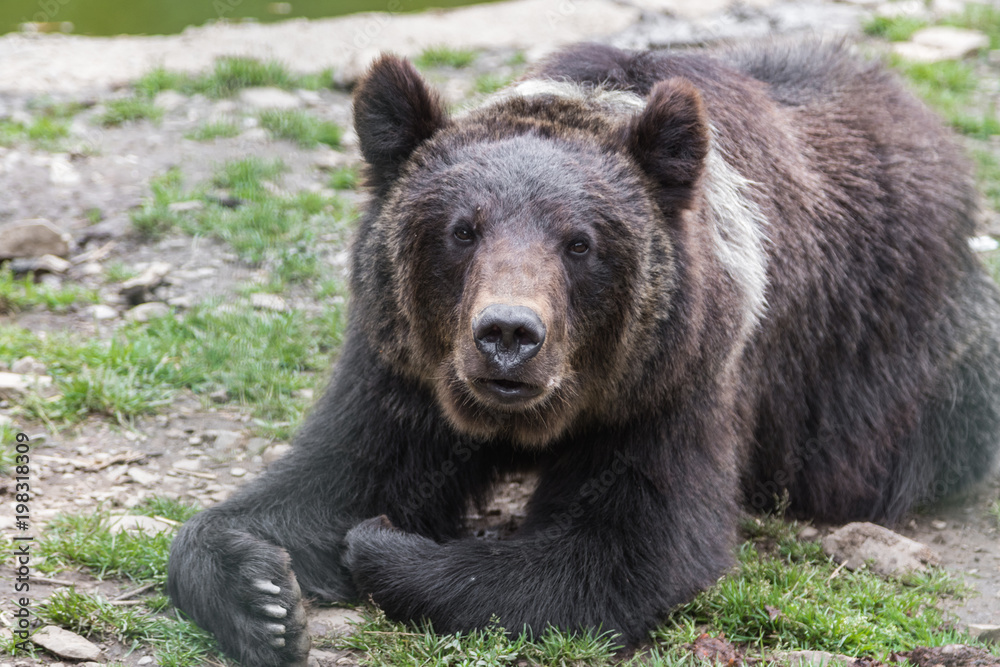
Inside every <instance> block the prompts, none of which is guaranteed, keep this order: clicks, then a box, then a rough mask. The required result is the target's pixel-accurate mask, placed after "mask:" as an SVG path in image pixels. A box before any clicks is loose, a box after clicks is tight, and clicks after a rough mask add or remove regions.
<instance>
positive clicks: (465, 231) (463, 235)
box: [455, 225, 476, 243]
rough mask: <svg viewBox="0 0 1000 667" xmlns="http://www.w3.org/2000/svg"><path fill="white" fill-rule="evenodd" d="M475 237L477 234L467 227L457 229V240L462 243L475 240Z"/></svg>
mask: <svg viewBox="0 0 1000 667" xmlns="http://www.w3.org/2000/svg"><path fill="white" fill-rule="evenodd" d="M475 236H476V235H475V232H473V231H472V230H471V229H469V228H468V227H466V226H465V225H462V226H461V227H456V228H455V238H456V239H458V240H459V241H461V242H462V243H468V242H469V241H471V240H472V239H473V238H475Z"/></svg>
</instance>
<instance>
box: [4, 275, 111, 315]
mask: <svg viewBox="0 0 1000 667" xmlns="http://www.w3.org/2000/svg"><path fill="white" fill-rule="evenodd" d="M97 301H98V296H97V293H96V292H95V291H94V290H90V289H86V288H83V287H79V286H77V285H74V284H72V283H68V284H65V285H62V286H60V287H52V286H50V285H46V284H44V283H36V282H35V279H34V276H33V275H32V274H29V275H27V276H25V277H23V278H16V277H15V276H14V274H13V272H12V271H11V270H10V267H8V266H4V267H2V268H0V314H3V313H9V312H17V311H21V310H28V309H31V308H38V307H41V308H47V309H49V310H53V311H65V310H66V309H67V308H69V307H70V306H73V305H76V304H81V303H97Z"/></svg>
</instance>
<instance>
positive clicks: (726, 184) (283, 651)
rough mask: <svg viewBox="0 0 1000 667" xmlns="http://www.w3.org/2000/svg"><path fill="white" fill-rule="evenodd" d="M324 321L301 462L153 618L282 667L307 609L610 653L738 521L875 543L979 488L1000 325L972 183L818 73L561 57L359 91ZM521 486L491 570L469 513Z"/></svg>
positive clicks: (875, 82) (209, 548)
mask: <svg viewBox="0 0 1000 667" xmlns="http://www.w3.org/2000/svg"><path fill="white" fill-rule="evenodd" d="M354 109H355V123H356V127H357V133H358V136H359V138H360V144H361V149H362V152H363V154H364V157H365V160H366V161H367V164H368V183H369V185H370V187H371V192H372V198H371V201H370V203H369V205H368V209H367V214H366V215H365V217H364V219H363V220H362V222H361V223H360V228H359V230H358V236H357V241H356V245H355V247H354V254H353V264H352V279H351V281H352V282H351V285H352V290H353V301H352V303H351V315H350V324H349V327H348V333H347V337H346V341H345V343H344V347H343V350H342V353H341V356H340V359H339V361H338V363H337V367H336V369H335V372H334V377H333V380H332V382H331V384H330V387H329V388H328V390H327V391H326V393H325V395H324V396H323V398H322V399H321V400H320V401H319V402H318V404H317V405H316V407H315V408H314V410H313V412H312V414H311V416H310V417H309V418H308V420H307V422H306V424H305V426H304V427H303V428H302V430H301V432H300V433H299V435H298V437H297V438H296V442H295V446H294V448H293V450H292V452H291V453H290V454H289V455H288V456H287V458H285V459H284V460H282V461H279V462H278V463H277V464H276V465H274V466H273V467H272V468H271V469H270V470H269V471H268V472H267V474H266V475H264V476H263V477H262V478H261V479H259V480H257V481H255V482H254V483H252V484H250V485H248V486H247V487H246V488H245V489H244V490H243V491H242V492H241V493H239V494H238V495H236V496H235V497H233V498H231V499H230V500H228V501H226V502H224V503H222V504H221V505H218V506H216V507H213V508H211V509H209V510H207V511H205V512H202V513H201V514H199V515H197V516H196V517H195V518H194V519H192V520H191V521H190V522H188V523H187V524H186V525H185V526H184V527H183V529H182V530H181V532H180V534H179V535H178V537H177V539H176V540H175V542H174V545H173V552H172V556H171V560H170V572H169V588H170V595H171V597H172V598H173V600H174V602H175V604H176V605H177V606H178V607H180V608H181V609H183V610H184V611H186V612H188V613H189V614H190V615H191V616H192V617H193V618H194V619H195V621H197V622H198V623H199V624H200V625H202V626H203V627H205V628H207V629H209V630H211V631H212V632H214V633H215V635H216V637H217V638H218V640H219V642H220V643H221V645H222V647H223V648H224V650H225V651H226V652H227V653H228V654H229V655H231V656H233V657H234V658H236V659H238V660H240V661H241V662H243V663H244V664H246V665H252V666H261V665H286V664H296V663H300V662H301V661H302V660H303V659H304V656H305V655H306V652H307V650H308V638H307V636H306V632H305V630H304V622H303V618H304V616H303V607H302V601H301V598H302V596H307V597H310V598H314V599H320V600H357V599H367V598H368V597H369V596H370V597H371V598H372V599H373V600H374V601H375V602H376V603H377V604H378V605H380V606H381V607H382V608H383V609H384V610H385V612H386V613H387V614H388V615H389V616H390V617H392V618H395V619H429V620H430V621H432V622H433V626H434V628H435V629H436V630H438V631H441V632H451V631H458V630H470V629H473V628H481V627H483V626H486V625H488V624H489V623H490V622H491V619H494V618H495V619H499V622H500V624H501V625H502V626H503V627H505V628H506V629H507V630H508V631H511V632H520V631H522V630H525V629H526V630H528V631H531V632H534V633H538V632H541V631H542V630H544V629H545V628H546V627H548V626H550V625H551V626H555V627H558V628H563V629H567V630H571V631H572V630H577V629H588V628H590V629H594V628H600V629H601V630H604V631H614V632H617V633H620V636H621V640H622V641H623V642H625V643H628V644H635V643H637V642H640V641H642V640H643V638H644V637H645V636H646V634H647V632H648V631H649V630H650V629H651V628H653V627H654V626H655V624H656V623H657V622H658V621H659V620H660V619H662V618H663V616H664V615H665V614H666V613H667V612H668V611H669V610H670V609H671V607H673V606H674V605H676V604H678V603H681V602H684V601H685V600H688V599H689V598H690V597H691V596H692V595H694V594H695V593H696V592H697V591H698V590H700V589H702V588H703V587H705V586H707V585H709V584H711V583H712V582H714V581H715V580H716V579H717V578H718V577H719V576H720V575H721V574H722V573H723V571H724V570H725V568H726V567H727V565H728V564H729V563H730V562H731V547H732V545H733V543H734V539H735V532H736V531H735V521H736V518H737V516H738V512H739V511H740V504H741V502H743V503H744V504H749V505H750V506H752V507H764V506H765V505H767V504H769V503H771V502H773V499H774V498H776V497H779V496H782V495H783V494H784V495H786V496H787V502H788V503H789V508H790V511H791V512H793V513H794V514H795V515H799V516H804V517H812V518H816V519H820V520H824V521H833V522H840V521H847V520H852V519H866V520H873V521H879V522H884V523H892V522H893V521H896V520H898V519H899V518H900V517H901V516H902V515H903V514H904V513H905V512H906V511H907V510H908V509H909V508H911V507H912V506H914V504H917V503H925V502H930V501H933V500H936V499H938V498H940V497H942V496H943V495H945V494H947V493H950V492H952V491H953V490H954V489H956V488H958V487H959V486H960V485H961V484H963V483H966V482H969V481H971V480H975V479H976V478H977V477H979V476H981V475H982V474H984V473H985V472H986V471H987V470H989V468H990V466H991V465H992V463H993V461H994V457H995V453H996V451H997V438H998V433H1000V414H998V409H1000V400H998V399H1000V331H998V322H1000V294H998V291H997V289H996V288H995V287H994V285H993V284H992V283H991V281H990V280H989V278H988V277H987V276H986V274H985V273H984V271H983V269H982V267H981V266H980V264H979V262H978V261H977V259H976V257H975V256H974V255H973V253H972V252H971V251H970V248H969V245H968V237H969V236H970V235H971V234H972V233H973V215H974V201H975V199H976V197H975V193H974V188H973V185H972V180H971V178H970V175H969V168H968V165H967V163H966V160H965V159H964V158H963V157H962V154H961V151H960V150H959V149H958V148H957V147H956V145H955V143H954V142H953V140H952V139H951V138H950V137H949V136H948V133H947V132H946V131H945V130H944V129H942V126H941V124H940V123H939V121H938V120H937V119H936V118H935V117H934V116H933V114H931V113H930V112H928V111H927V109H925V108H924V107H923V106H922V105H921V104H920V103H918V102H917V101H916V100H914V98H913V97H912V96H911V95H910V94H908V93H907V92H906V91H905V90H904V89H903V87H902V86H901V85H900V84H899V82H898V81H897V80H896V79H895V77H894V76H892V75H891V74H890V73H888V72H887V71H885V70H884V69H883V68H882V67H880V66H878V65H874V64H870V63H865V62H861V61H859V60H857V59H856V58H854V57H853V56H851V55H850V53H849V50H848V49H847V48H844V47H842V46H837V45H832V46H831V45H827V46H817V45H815V44H809V45H803V46H783V45H766V46H760V45H758V46H753V47H748V48H740V49H733V50H727V51H721V52H718V53H714V54H705V53H629V52H625V51H620V50H617V49H614V48H609V47H605V46H597V45H583V46H577V47H574V48H570V49H567V50H564V51H562V52H559V53H557V54H555V55H553V56H552V57H550V58H549V59H548V60H546V61H545V62H543V63H542V64H541V65H540V66H538V67H536V68H535V69H534V70H533V72H532V73H531V74H530V75H529V76H527V77H525V78H524V79H522V80H521V81H519V82H517V83H516V84H514V85H513V86H511V87H510V88H508V89H507V90H505V91H502V92H500V93H498V94H496V95H494V96H492V97H490V98H489V99H487V100H486V101H485V102H484V103H483V104H481V105H480V106H478V107H476V108H474V109H471V110H467V111H465V112H462V113H460V114H457V115H455V116H451V115H450V114H449V113H448V111H447V110H446V108H445V107H444V105H443V104H442V103H441V101H440V100H439V98H438V97H437V96H436V95H435V94H434V93H433V92H432V91H431V90H430V89H429V88H428V87H427V85H426V84H425V83H424V82H423V80H422V79H421V77H420V76H419V75H418V74H417V72H416V71H415V70H414V68H413V67H412V66H411V65H410V64H408V63H407V62H406V61H404V60H401V59H399V58H395V57H392V56H385V57H383V58H381V59H380V60H378V61H377V62H376V63H375V64H374V65H373V66H372V68H371V70H370V72H369V73H368V74H367V76H366V77H365V78H364V80H363V81H362V82H361V83H360V84H359V86H358V87H357V91H356V93H355V103H354ZM528 468H530V469H533V470H536V471H537V474H538V478H539V483H538V488H537V490H536V491H535V493H534V495H533V497H532V498H531V500H530V502H529V504H528V507H527V518H526V520H525V521H524V524H523V525H522V526H521V527H520V528H519V530H518V532H517V533H516V534H515V535H514V536H513V537H512V538H510V539H506V540H500V541H484V540H477V539H472V538H470V537H469V536H465V535H463V516H464V515H465V513H466V511H467V508H468V507H469V506H470V503H482V502H483V501H484V500H485V499H486V498H487V496H488V494H489V493H490V489H491V487H492V486H493V485H494V484H495V483H496V481H497V480H498V479H499V478H500V477H501V476H502V475H504V474H505V473H508V472H510V471H514V470H522V469H528Z"/></svg>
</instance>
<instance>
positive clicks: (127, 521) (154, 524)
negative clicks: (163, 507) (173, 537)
mask: <svg viewBox="0 0 1000 667" xmlns="http://www.w3.org/2000/svg"><path fill="white" fill-rule="evenodd" d="M173 529H174V526H173V525H171V524H169V523H167V522H165V521H160V520H159V519H154V518H153V517H151V516H142V515H139V514H122V515H120V516H116V517H113V518H112V519H111V521H109V522H108V530H109V531H110V532H111V534H112V535H119V534H121V533H144V534H146V535H156V534H157V533H164V532H167V531H172V530H173Z"/></svg>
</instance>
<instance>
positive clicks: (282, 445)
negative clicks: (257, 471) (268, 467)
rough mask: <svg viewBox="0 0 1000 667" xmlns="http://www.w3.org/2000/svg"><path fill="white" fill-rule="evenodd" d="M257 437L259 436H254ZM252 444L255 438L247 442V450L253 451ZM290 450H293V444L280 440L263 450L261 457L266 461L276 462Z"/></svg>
mask: <svg viewBox="0 0 1000 667" xmlns="http://www.w3.org/2000/svg"><path fill="white" fill-rule="evenodd" d="M257 439H259V438H254V440H257ZM252 444H253V440H251V441H250V442H249V443H247V450H250V451H252V449H251V445H252ZM290 451H292V446H291V445H290V444H288V443H287V442H279V443H276V444H274V445H271V446H270V447H268V448H267V449H265V450H264V451H263V452H261V458H262V459H263V460H264V463H274V462H275V461H277V460H278V459H280V458H283V457H284V456H285V455H286V454H288V453H289V452H290Z"/></svg>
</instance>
